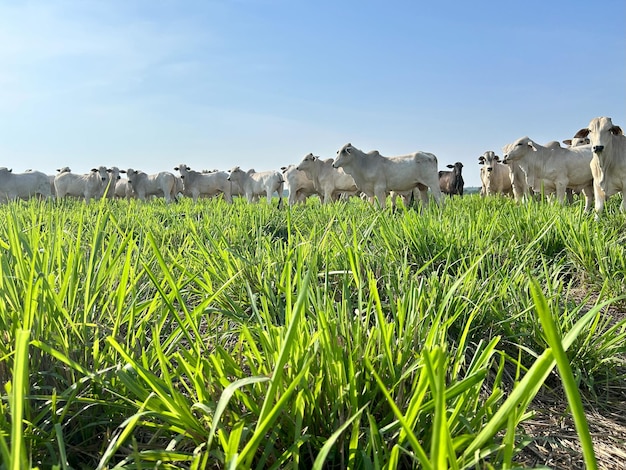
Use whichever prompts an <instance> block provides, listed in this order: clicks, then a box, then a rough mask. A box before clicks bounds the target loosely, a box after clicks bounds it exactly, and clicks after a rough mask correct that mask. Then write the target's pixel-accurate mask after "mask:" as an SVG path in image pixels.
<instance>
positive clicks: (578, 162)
mask: <svg viewBox="0 0 626 470" xmlns="http://www.w3.org/2000/svg"><path fill="white" fill-rule="evenodd" d="M505 152H506V154H505V155H504V160H503V162H504V163H508V164H510V163H511V162H512V163H515V164H517V165H519V167H520V168H521V169H522V171H523V172H524V174H525V175H526V184H527V186H528V189H529V190H532V191H534V192H535V193H539V194H552V193H556V196H557V199H558V200H559V202H561V203H563V202H565V193H566V189H567V188H571V189H573V190H575V191H582V192H583V194H584V195H585V211H588V210H590V208H591V200H592V198H593V177H592V175H591V169H590V167H589V163H590V162H591V147H590V146H589V145H580V146H577V147H568V148H562V147H560V146H559V147H545V146H543V145H539V144H538V143H536V142H535V141H533V140H532V139H530V138H528V137H522V138H520V139H517V140H516V141H515V142H513V143H512V144H509V145H507V146H505Z"/></svg>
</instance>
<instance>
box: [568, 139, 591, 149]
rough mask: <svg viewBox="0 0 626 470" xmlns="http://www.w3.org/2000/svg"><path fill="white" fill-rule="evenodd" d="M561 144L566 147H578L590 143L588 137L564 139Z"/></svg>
mask: <svg viewBox="0 0 626 470" xmlns="http://www.w3.org/2000/svg"><path fill="white" fill-rule="evenodd" d="M562 142H563V143H564V144H565V145H567V146H568V147H578V146H580V145H589V144H590V143H591V141H590V140H589V137H574V138H572V139H565V140H563V141H562Z"/></svg>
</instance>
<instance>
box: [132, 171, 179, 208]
mask: <svg viewBox="0 0 626 470" xmlns="http://www.w3.org/2000/svg"><path fill="white" fill-rule="evenodd" d="M120 172H121V173H126V175H127V177H128V183H129V184H130V186H131V187H132V188H133V192H134V193H135V194H136V195H137V198H139V199H140V200H142V201H145V200H146V198H147V197H150V196H157V197H159V196H163V197H164V198H165V202H167V203H168V204H169V203H170V202H172V200H173V201H174V202H176V176H174V174H173V173H170V172H169V171H161V172H160V173H156V174H153V175H148V174H147V173H144V172H143V171H137V170H133V169H132V168H129V169H128V170H126V171H124V170H120Z"/></svg>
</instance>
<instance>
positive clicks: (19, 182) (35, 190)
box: [0, 167, 52, 202]
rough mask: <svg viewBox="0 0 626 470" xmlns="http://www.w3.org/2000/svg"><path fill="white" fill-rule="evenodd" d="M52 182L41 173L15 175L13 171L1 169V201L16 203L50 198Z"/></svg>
mask: <svg viewBox="0 0 626 470" xmlns="http://www.w3.org/2000/svg"><path fill="white" fill-rule="evenodd" d="M51 195H52V193H51V191H50V180H49V178H48V175H46V174H45V173H42V172H41V171H27V172H25V173H13V170H12V169H8V168H4V167H3V168H0V200H1V201H3V202H4V201H14V200H16V199H29V198H31V197H33V196H41V197H46V198H48V197H50V196H51Z"/></svg>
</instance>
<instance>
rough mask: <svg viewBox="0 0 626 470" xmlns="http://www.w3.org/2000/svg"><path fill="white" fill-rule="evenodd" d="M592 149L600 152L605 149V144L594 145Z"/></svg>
mask: <svg viewBox="0 0 626 470" xmlns="http://www.w3.org/2000/svg"><path fill="white" fill-rule="evenodd" d="M592 150H593V152H594V153H600V152H602V151H603V150H604V145H594V146H593V149H592Z"/></svg>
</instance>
